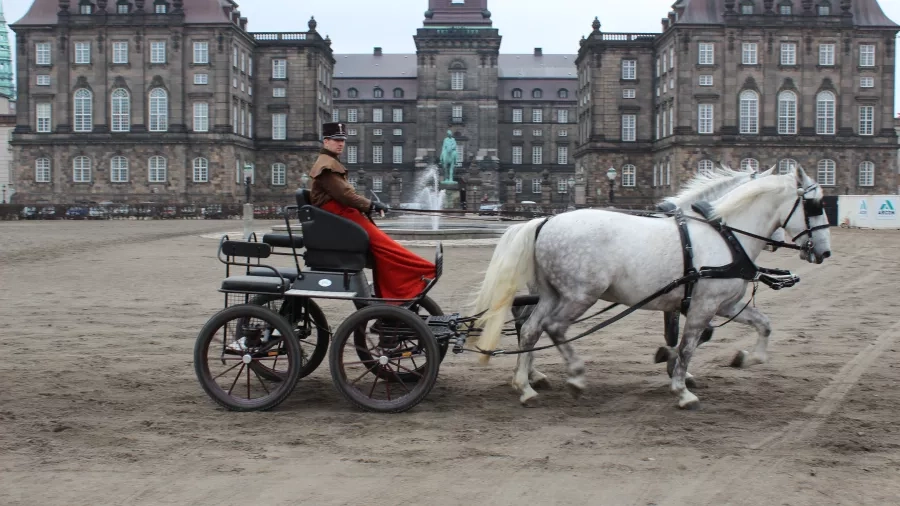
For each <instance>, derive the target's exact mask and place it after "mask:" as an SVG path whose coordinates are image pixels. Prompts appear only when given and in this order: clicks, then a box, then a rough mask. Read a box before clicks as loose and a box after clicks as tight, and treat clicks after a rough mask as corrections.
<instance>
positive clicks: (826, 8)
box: [818, 5, 831, 16]
mask: <svg viewBox="0 0 900 506" xmlns="http://www.w3.org/2000/svg"><path fill="white" fill-rule="evenodd" d="M818 11H819V16H827V15H829V14H831V6H830V5H820V6H819V8H818Z"/></svg>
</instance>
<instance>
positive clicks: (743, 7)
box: [741, 4, 753, 14]
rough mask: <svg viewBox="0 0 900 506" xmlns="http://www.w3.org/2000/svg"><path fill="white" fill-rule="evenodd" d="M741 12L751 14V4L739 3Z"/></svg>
mask: <svg viewBox="0 0 900 506" xmlns="http://www.w3.org/2000/svg"><path fill="white" fill-rule="evenodd" d="M741 14H753V4H741Z"/></svg>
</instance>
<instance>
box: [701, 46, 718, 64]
mask: <svg viewBox="0 0 900 506" xmlns="http://www.w3.org/2000/svg"><path fill="white" fill-rule="evenodd" d="M713 48H714V46H713V43H712V42H701V43H700V54H699V59H698V60H697V63H699V64H700V65H712V64H713V63H715V50H714V49H713Z"/></svg>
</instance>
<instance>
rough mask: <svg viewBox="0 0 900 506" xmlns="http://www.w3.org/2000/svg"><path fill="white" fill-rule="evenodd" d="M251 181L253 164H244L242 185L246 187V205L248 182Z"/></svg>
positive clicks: (248, 196)
mask: <svg viewBox="0 0 900 506" xmlns="http://www.w3.org/2000/svg"><path fill="white" fill-rule="evenodd" d="M252 180H253V164H250V163H245V164H244V184H245V185H246V186H247V190H246V191H247V195H246V196H247V203H248V204H249V203H250V181H252Z"/></svg>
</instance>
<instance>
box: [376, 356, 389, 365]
mask: <svg viewBox="0 0 900 506" xmlns="http://www.w3.org/2000/svg"><path fill="white" fill-rule="evenodd" d="M388 362H389V359H388V357H387V355H382V356H380V357H378V363H379V364H381V365H388Z"/></svg>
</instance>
